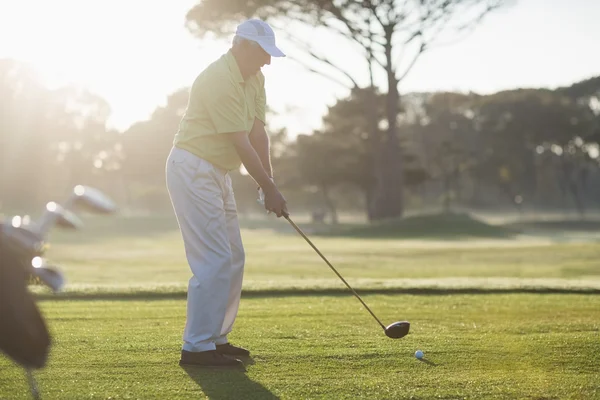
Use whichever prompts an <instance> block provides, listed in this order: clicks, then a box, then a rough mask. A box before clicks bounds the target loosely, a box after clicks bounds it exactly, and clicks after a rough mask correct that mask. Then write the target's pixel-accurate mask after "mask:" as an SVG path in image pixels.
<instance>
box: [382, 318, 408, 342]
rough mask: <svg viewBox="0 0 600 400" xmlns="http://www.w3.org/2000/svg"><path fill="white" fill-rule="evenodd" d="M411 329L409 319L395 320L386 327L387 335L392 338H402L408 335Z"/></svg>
mask: <svg viewBox="0 0 600 400" xmlns="http://www.w3.org/2000/svg"><path fill="white" fill-rule="evenodd" d="M409 330H410V322H408V321H399V322H394V323H393V324H390V325H388V326H387V327H386V328H385V335H386V336H387V337H389V338H392V339H400V338H403V337H404V336H406V335H408V331H409Z"/></svg>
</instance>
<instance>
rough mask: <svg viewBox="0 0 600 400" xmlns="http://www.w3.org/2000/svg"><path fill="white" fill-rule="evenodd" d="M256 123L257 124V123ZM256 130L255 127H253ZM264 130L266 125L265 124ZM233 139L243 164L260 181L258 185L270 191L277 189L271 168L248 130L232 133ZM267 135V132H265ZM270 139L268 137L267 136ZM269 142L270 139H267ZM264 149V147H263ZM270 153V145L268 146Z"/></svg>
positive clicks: (257, 181)
mask: <svg viewBox="0 0 600 400" xmlns="http://www.w3.org/2000/svg"><path fill="white" fill-rule="evenodd" d="M255 125H256V124H255ZM253 130H254V129H253ZM263 130H264V126H263ZM231 135H232V141H233V144H234V146H235V150H236V152H237V153H238V155H239V156H240V160H242V164H244V167H245V168H246V171H248V173H249V174H250V176H251V177H252V178H254V180H255V181H256V183H258V185H259V186H260V187H261V188H262V189H263V190H264V191H265V192H270V191H272V190H274V189H276V187H275V184H274V183H273V181H272V180H271V177H272V176H271V169H270V168H269V170H268V171H267V170H266V168H265V167H264V165H263V160H262V159H261V157H260V156H259V154H260V153H258V151H257V150H255V147H254V146H253V145H252V143H251V142H250V138H249V135H248V134H247V133H246V132H236V133H233V134H231ZM265 135H266V133H265ZM267 140H268V138H267ZM267 144H268V141H267ZM262 148H263V149H264V147H262ZM267 155H268V147H267Z"/></svg>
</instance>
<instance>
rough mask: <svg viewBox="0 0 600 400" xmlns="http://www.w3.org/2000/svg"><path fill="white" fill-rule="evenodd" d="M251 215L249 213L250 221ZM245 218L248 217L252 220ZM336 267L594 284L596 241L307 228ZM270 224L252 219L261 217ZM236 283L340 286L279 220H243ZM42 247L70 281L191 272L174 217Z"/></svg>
mask: <svg viewBox="0 0 600 400" xmlns="http://www.w3.org/2000/svg"><path fill="white" fill-rule="evenodd" d="M251 222H252V221H251ZM252 224H254V225H252ZM299 224H300V226H301V228H303V229H306V232H307V234H308V235H309V237H310V238H311V239H312V240H313V242H314V243H315V245H316V246H317V247H318V248H319V249H320V250H321V251H322V252H323V253H324V254H325V256H326V257H327V258H328V259H329V260H330V261H331V263H332V264H333V265H334V266H335V267H336V268H337V269H338V270H339V272H340V273H341V274H342V275H343V276H344V277H345V278H347V279H348V281H350V282H351V284H353V285H354V286H356V287H357V288H360V289H382V288H386V289H410V288H423V287H430V288H431V287H434V288H444V287H447V288H451V289H453V288H456V287H463V288H464V287H470V288H482V287H483V288H487V289H489V288H494V287H500V288H510V287H523V286H527V287H540V288H544V287H546V288H548V287H551V288H565V287H573V288H596V289H598V288H600V264H598V262H597V260H598V259H599V258H600V246H599V245H598V244H597V242H595V241H586V242H581V241H576V242H571V241H569V240H566V239H563V240H561V241H557V240H554V239H551V238H550V239H549V238H547V237H544V236H539V237H531V236H529V237H521V238H515V239H489V238H488V239H478V240H473V239H472V240H462V241H457V240H420V239H419V240H398V239H383V238H377V239H368V240H366V239H363V238H355V237H329V236H328V237H323V236H315V235H311V233H310V230H312V229H313V226H311V225H310V224H304V223H299ZM263 225H265V226H267V227H269V229H257V228H258V227H260V226H263ZM243 238H244V243H245V247H246V253H247V254H246V255H247V267H246V272H245V281H244V290H247V291H256V290H267V289H268V290H290V289H298V288H304V289H311V288H312V289H320V290H330V289H343V288H344V286H343V284H342V283H341V282H340V281H339V279H338V278H337V277H336V276H335V274H334V273H333V272H332V271H331V270H330V269H329V268H328V267H327V265H326V264H325V263H324V262H323V260H321V258H320V257H319V256H318V255H317V254H316V253H315V252H314V251H313V249H312V248H310V246H309V245H308V244H307V243H306V242H305V241H304V239H302V237H300V236H299V235H298V234H297V233H296V232H295V231H294V230H293V229H292V228H291V227H290V226H289V225H288V224H287V223H286V222H285V221H284V220H273V219H272V220H270V221H265V222H264V223H263V224H261V222H260V221H254V222H252V223H245V228H244V230H243ZM53 239H55V241H53V243H52V247H51V248H50V250H49V252H48V257H49V259H50V260H51V261H53V262H56V263H57V264H58V265H59V266H60V268H61V269H62V270H63V271H64V272H65V273H66V274H67V277H68V284H69V286H68V287H67V290H69V291H89V290H94V291H98V290H100V291H101V290H109V289H110V290H117V291H128V292H130V291H132V290H134V291H135V290H137V291H155V290H160V291H178V292H183V291H185V289H186V286H187V281H188V279H189V276H190V272H189V268H188V266H187V263H186V260H185V255H184V249H183V244H182V240H181V237H180V234H179V232H178V231H177V227H176V225H175V224H174V222H173V221H172V218H168V219H160V218H156V219H149V218H148V219H111V218H106V219H104V218H102V219H92V220H90V221H88V226H87V227H86V229H85V230H84V231H81V232H77V233H74V232H64V231H56V232H55V233H54V235H53Z"/></svg>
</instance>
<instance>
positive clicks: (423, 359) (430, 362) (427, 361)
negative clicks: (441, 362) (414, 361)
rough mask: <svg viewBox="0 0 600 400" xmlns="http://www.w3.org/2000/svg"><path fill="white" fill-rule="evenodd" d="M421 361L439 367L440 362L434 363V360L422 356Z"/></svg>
mask: <svg viewBox="0 0 600 400" xmlns="http://www.w3.org/2000/svg"><path fill="white" fill-rule="evenodd" d="M419 361H421V362H422V363H425V364H427V365H431V366H432V367H437V366H438V364H436V363H434V362H433V361H430V360H428V359H426V358H421V359H420V360H419Z"/></svg>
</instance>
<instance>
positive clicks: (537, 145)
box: [0, 60, 600, 222]
mask: <svg viewBox="0 0 600 400" xmlns="http://www.w3.org/2000/svg"><path fill="white" fill-rule="evenodd" d="M187 96H188V92H187V89H182V90H179V91H177V92H175V93H173V94H171V95H170V96H169V97H168V101H167V102H166V104H165V106H163V107H158V108H157V109H156V110H155V111H154V112H153V114H152V115H151V117H150V118H149V119H148V120H146V121H140V122H137V123H135V124H134V125H132V126H131V127H130V128H129V129H127V130H126V131H125V132H118V131H115V130H109V129H107V128H106V127H107V120H108V118H109V116H110V107H109V105H108V104H107V103H106V101H105V100H103V99H102V98H100V97H98V96H96V95H94V94H92V93H89V92H87V91H85V90H83V89H81V88H76V87H64V88H59V89H55V90H49V89H47V88H45V87H44V86H43V85H42V84H41V83H39V82H38V81H37V80H36V78H35V74H34V72H33V71H32V70H30V69H28V68H27V67H26V66H25V65H24V64H22V63H19V62H17V61H14V60H0V104H1V105H2V106H1V107H0V207H1V208H0V213H1V212H12V211H13V210H21V209H26V210H30V209H31V207H39V206H40V205H41V204H43V202H44V201H47V200H48V199H50V198H53V199H60V196H64V193H65V191H66V190H68V189H69V187H70V186H72V185H74V184H77V183H86V184H91V185H95V186H98V187H100V188H101V189H103V190H105V191H106V192H108V193H109V194H111V195H112V196H113V197H114V198H115V199H116V200H117V201H118V202H119V204H120V205H121V208H122V209H124V210H131V211H144V212H170V204H169V200H168V196H167V193H166V189H165V184H164V163H165V160H166V158H167V155H168V152H169V150H170V148H171V143H172V141H173V135H174V134H175V132H176V130H177V127H178V124H179V121H180V119H181V116H182V115H183V113H184V112H185V108H186V106H187ZM387 107H388V103H387V101H386V95H385V94H383V93H380V92H378V91H377V90H375V89H372V88H358V87H357V88H354V89H353V90H351V92H350V95H349V97H348V98H344V99H340V100H339V101H337V103H336V104H334V105H332V106H331V107H330V108H329V109H328V112H327V114H326V115H325V116H324V118H323V124H322V126H321V128H320V129H319V130H317V131H315V132H306V134H302V135H299V136H297V137H289V136H288V135H287V134H286V132H285V130H282V131H274V132H271V140H272V147H273V163H274V168H275V173H276V176H275V178H276V180H277V181H278V182H279V183H280V184H281V185H282V186H283V188H284V189H285V192H284V193H285V194H286V197H287V198H288V201H289V202H290V206H291V207H292V209H297V210H300V209H302V210H307V211H316V210H324V211H326V212H327V214H328V215H329V216H330V218H331V220H332V221H334V222H335V220H336V214H337V212H339V210H353V211H361V210H362V212H364V214H365V215H366V216H367V217H368V218H369V219H371V220H376V219H379V216H378V215H376V214H375V213H373V208H372V204H373V203H372V201H371V200H372V198H373V196H375V195H376V193H377V179H376V177H375V176H374V175H373V174H374V172H373V169H372V168H371V166H372V165H373V164H374V163H375V162H376V159H377V157H379V156H380V152H379V151H380V149H381V146H384V145H385V143H386V140H387V139H386V135H383V134H382V132H384V131H386V130H387V128H388V126H387V121H388V110H387ZM367 110H374V112H373V111H367ZM373 122H376V124H375V128H374V125H373ZM395 123H396V125H397V128H398V129H397V133H396V135H397V138H396V139H397V141H398V144H399V147H400V149H401V153H400V155H399V157H402V159H403V167H402V168H401V169H398V170H392V171H389V172H390V173H392V174H402V182H403V196H404V203H405V207H406V208H408V209H419V208H425V207H438V208H441V209H446V210H449V209H451V208H452V207H455V206H460V207H469V208H478V209H490V210H491V209H499V208H503V209H506V208H507V207H511V208H514V210H522V209H524V208H526V209H540V210H541V209H554V210H555V209H559V210H564V209H575V210H578V211H579V212H580V213H581V214H582V215H584V214H585V212H586V210H588V209H589V208H596V207H597V206H598V204H599V203H600V172H599V166H600V164H599V160H600V158H599V144H600V77H595V78H591V79H588V80H585V81H582V82H577V83H575V84H573V85H571V86H568V87H562V88H556V89H554V90H550V89H514V90H507V91H502V92H498V93H494V94H490V95H481V94H476V93H447V92H444V93H442V92H440V93H407V94H404V95H403V96H402V102H401V103H400V104H398V110H397V120H396V122H395ZM233 177H234V184H235V189H236V194H237V201H238V207H239V209H240V212H256V211H260V209H259V207H258V206H257V204H256V186H255V184H254V182H253V181H252V179H250V178H248V177H244V176H242V174H241V173H239V172H236V173H234V174H233Z"/></svg>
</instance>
